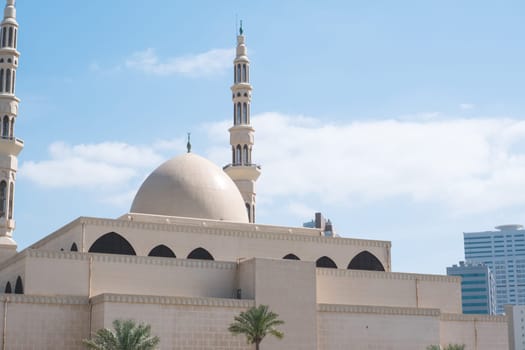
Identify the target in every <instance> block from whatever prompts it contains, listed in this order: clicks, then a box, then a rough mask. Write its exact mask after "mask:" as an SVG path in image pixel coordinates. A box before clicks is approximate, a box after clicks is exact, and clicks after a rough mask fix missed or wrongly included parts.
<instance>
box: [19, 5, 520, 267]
mask: <svg viewBox="0 0 525 350" xmlns="http://www.w3.org/2000/svg"><path fill="white" fill-rule="evenodd" d="M17 9H18V21H19V23H20V35H19V50H20V51H21V53H22V56H21V60H20V68H19V71H18V74H17V79H18V81H17V96H18V97H20V98H21V99H22V103H21V105H20V114H19V118H18V120H17V125H16V135H17V137H19V138H22V139H24V140H25V148H24V150H23V152H22V154H21V156H20V169H19V174H18V180H17V193H16V198H15V202H16V209H15V218H16V220H17V230H16V232H15V239H16V241H17V242H18V244H19V247H20V248H24V247H26V246H28V245H29V244H31V243H33V242H34V241H36V240H37V239H39V238H41V237H44V236H45V235H47V234H49V233H50V232H52V231H54V230H55V229H57V228H59V227H61V226H62V225H64V224H66V223H67V222H69V221H70V220H73V219H74V218H76V217H78V216H102V217H117V216H119V215H121V214H123V213H125V212H126V211H127V210H128V209H129V207H130V205H131V201H132V199H133V196H134V193H135V192H136V190H137V189H138V187H139V186H140V184H141V182H142V181H143V179H144V178H145V177H146V176H147V174H148V173H149V172H151V171H152V170H153V169H154V168H155V167H156V166H157V165H159V164H160V163H161V162H162V161H163V160H165V159H168V158H170V157H172V156H175V155H177V154H179V153H181V152H183V150H184V144H185V141H184V137H185V135H186V132H187V131H191V132H192V135H193V137H192V139H193V150H194V151H195V152H197V153H199V154H201V155H204V156H206V157H209V158H210V159H212V160H213V161H215V162H216V163H217V164H218V165H223V164H225V163H227V162H228V160H229V158H230V154H229V146H228V133H227V128H228V126H229V125H230V121H231V119H232V118H231V111H232V107H231V100H230V96H231V95H230V91H229V87H230V85H231V83H232V69H231V66H232V60H233V47H234V45H235V34H236V33H235V28H236V17H237V18H239V19H241V18H242V19H243V21H244V28H245V33H246V36H247V44H248V50H249V56H250V58H251V61H252V68H251V80H252V84H253V86H254V93H253V102H252V116H253V124H254V126H255V128H256V130H257V131H256V146H255V151H254V160H256V161H257V162H259V163H260V164H261V165H262V166H263V173H262V176H261V178H260V180H259V181H258V221H259V222H261V223H268V224H282V225H290V226H297V225H301V223H302V222H304V221H308V220H309V219H310V218H311V217H313V214H314V212H315V211H322V212H323V213H324V214H325V215H326V216H327V217H329V218H330V219H331V220H332V221H333V223H334V225H335V228H336V230H337V232H338V233H339V234H340V235H342V236H347V237H358V238H370V239H384V240H391V241H392V243H393V247H392V261H393V269H394V270H395V271H407V272H424V273H444V272H445V267H446V266H448V265H451V264H453V263H457V261H458V260H460V259H462V257H463V244H462V232H464V231H478V230H487V229H491V228H492V227H493V226H496V225H500V224H507V223H525V192H524V191H523V188H525V142H524V141H523V140H525V120H524V117H525V115H524V110H525V108H524V107H525V102H524V99H523V96H524V92H525V68H524V65H523V62H525V39H524V37H523V33H524V32H525V23H524V21H523V20H522V19H523V14H524V11H525V4H524V3H523V2H522V1H500V2H492V1H468V0H467V1H461V2H458V1H395V2H394V1H366V2H365V1H323V2H320V1H286V2H283V1H265V2H254V1H220V2H218V1H178V0H175V1H173V0H150V1H135V0H126V1H124V0H114V1H102V0H93V1H82V2H80V1H65V0H56V1H52V2H34V1H24V0H19V1H18V2H17Z"/></svg>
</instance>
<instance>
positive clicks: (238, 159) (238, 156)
mask: <svg viewBox="0 0 525 350" xmlns="http://www.w3.org/2000/svg"><path fill="white" fill-rule="evenodd" d="M241 153H242V151H241V145H237V151H236V152H235V164H241V163H242V157H241Z"/></svg>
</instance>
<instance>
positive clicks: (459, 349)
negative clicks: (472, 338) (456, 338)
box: [427, 344, 465, 350]
mask: <svg viewBox="0 0 525 350" xmlns="http://www.w3.org/2000/svg"><path fill="white" fill-rule="evenodd" d="M427 350H465V345H463V344H462V345H459V344H449V345H447V346H445V347H444V348H442V347H441V346H440V345H429V346H427Z"/></svg>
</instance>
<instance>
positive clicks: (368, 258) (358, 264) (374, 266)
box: [348, 250, 385, 271]
mask: <svg viewBox="0 0 525 350" xmlns="http://www.w3.org/2000/svg"><path fill="white" fill-rule="evenodd" d="M348 268H349V269H351V270H368V271H385V268H384V267H383V264H381V261H379V259H378V258H376V257H375V255H374V254H372V253H370V252H368V251H366V250H365V251H363V252H361V253H359V254H357V255H356V256H355V257H354V258H353V259H352V261H350V264H348Z"/></svg>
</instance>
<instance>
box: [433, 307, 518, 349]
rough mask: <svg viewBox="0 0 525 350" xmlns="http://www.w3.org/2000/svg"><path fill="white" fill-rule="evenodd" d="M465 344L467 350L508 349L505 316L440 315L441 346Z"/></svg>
mask: <svg viewBox="0 0 525 350" xmlns="http://www.w3.org/2000/svg"><path fill="white" fill-rule="evenodd" d="M451 343H452V344H465V347H466V349H467V350H496V349H497V350H500V349H501V350H507V349H509V342H508V329H507V322H506V317H505V316H484V315H457V314H443V315H441V344H443V345H447V344H451Z"/></svg>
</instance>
